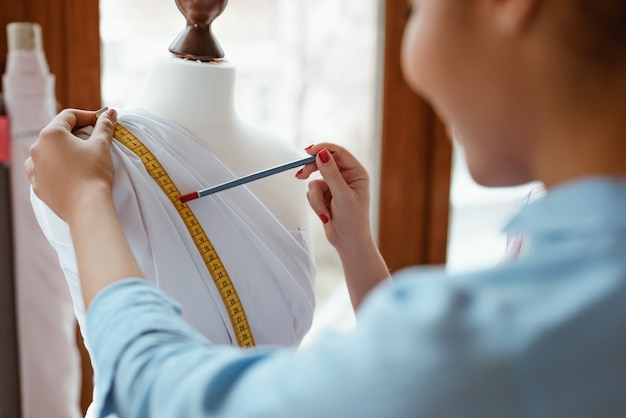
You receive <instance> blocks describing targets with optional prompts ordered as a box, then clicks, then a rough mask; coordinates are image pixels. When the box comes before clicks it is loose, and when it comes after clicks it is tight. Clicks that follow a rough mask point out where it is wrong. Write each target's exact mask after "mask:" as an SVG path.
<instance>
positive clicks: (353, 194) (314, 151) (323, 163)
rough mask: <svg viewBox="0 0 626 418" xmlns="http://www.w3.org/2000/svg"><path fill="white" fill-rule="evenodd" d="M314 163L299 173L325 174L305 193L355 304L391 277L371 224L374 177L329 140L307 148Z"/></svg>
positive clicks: (350, 155) (303, 175)
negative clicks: (371, 178)
mask: <svg viewBox="0 0 626 418" xmlns="http://www.w3.org/2000/svg"><path fill="white" fill-rule="evenodd" d="M306 152H307V153H309V154H311V155H316V156H317V158H316V161H315V164H308V165H306V166H305V167H304V168H303V169H302V170H301V171H299V172H298V173H297V174H296V177H297V178H299V179H306V178H309V176H310V175H311V174H312V173H314V172H315V171H319V172H320V174H321V175H322V179H316V180H312V181H310V182H309V192H308V194H307V197H308V199H309V204H310V205H311V208H312V209H313V210H314V211H315V213H317V215H318V216H319V218H320V219H321V221H322V223H323V224H324V232H325V233H326V238H327V239H328V242H330V244H331V245H333V246H334V247H335V249H336V250H337V253H338V254H339V257H340V258H341V261H342V265H343V268H344V273H345V275H346V281H347V284H348V289H349V290H350V296H351V299H352V304H353V306H354V307H355V308H357V307H358V306H359V305H360V303H361V301H362V299H363V298H364V297H365V295H366V294H367V293H368V292H369V290H371V289H372V288H373V287H374V286H375V285H376V284H378V283H379V282H380V281H382V280H383V279H385V278H386V277H388V276H389V271H388V269H387V266H386V265H385V262H384V260H383V259H382V256H381V255H380V252H379V251H378V248H377V246H376V243H375V241H374V238H373V236H372V231H371V226H370V214H369V210H370V180H369V175H368V174H367V170H365V168H364V167H363V166H362V165H361V163H359V161H358V160H357V159H356V158H355V157H354V156H353V155H352V154H350V153H349V152H348V151H347V150H345V149H344V148H342V147H340V146H338V145H335V144H330V143H322V144H317V145H313V146H311V147H309V148H307V149H306Z"/></svg>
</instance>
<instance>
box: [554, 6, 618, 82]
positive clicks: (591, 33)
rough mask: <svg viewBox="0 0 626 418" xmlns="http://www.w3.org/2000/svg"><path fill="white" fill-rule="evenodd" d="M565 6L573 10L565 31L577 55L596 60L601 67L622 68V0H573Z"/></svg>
mask: <svg viewBox="0 0 626 418" xmlns="http://www.w3.org/2000/svg"><path fill="white" fill-rule="evenodd" d="M566 3H570V2H566ZM566 7H572V9H573V11H574V12H575V16H573V19H572V25H573V27H572V28H570V29H571V30H570V32H569V33H571V34H572V37H573V41H574V44H575V47H577V49H579V50H580V53H581V56H582V57H584V58H585V59H587V60H594V61H596V62H595V63H596V64H599V65H600V66H601V67H603V68H604V69H611V67H613V68H614V69H623V67H624V64H625V63H626V0H574V1H572V2H571V3H570V4H568V5H567V6H566ZM622 71H623V70H622Z"/></svg>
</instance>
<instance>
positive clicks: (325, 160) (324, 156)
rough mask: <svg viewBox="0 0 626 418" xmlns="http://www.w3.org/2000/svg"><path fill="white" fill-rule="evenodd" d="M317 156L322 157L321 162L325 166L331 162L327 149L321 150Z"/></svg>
mask: <svg viewBox="0 0 626 418" xmlns="http://www.w3.org/2000/svg"><path fill="white" fill-rule="evenodd" d="M317 155H319V156H320V161H321V162H322V163H324V164H328V162H329V161H330V154H328V150H327V149H323V150H321V151H320V152H319V153H318V154H317Z"/></svg>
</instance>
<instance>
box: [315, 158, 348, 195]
mask: <svg viewBox="0 0 626 418" xmlns="http://www.w3.org/2000/svg"><path fill="white" fill-rule="evenodd" d="M316 164H317V169H318V170H319V172H320V174H321V175H322V177H324V180H325V181H326V184H327V185H328V188H329V189H330V192H331V194H332V195H333V196H334V197H335V198H336V197H340V196H343V195H345V194H347V193H349V191H350V190H351V189H350V186H349V185H348V183H346V180H345V179H344V178H343V176H342V175H341V170H340V169H339V166H338V165H337V162H336V161H335V159H334V158H333V155H332V153H331V152H329V151H328V150H327V149H326V148H324V149H322V150H321V151H320V152H318V153H317V159H316Z"/></svg>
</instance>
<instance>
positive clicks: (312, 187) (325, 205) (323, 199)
mask: <svg viewBox="0 0 626 418" xmlns="http://www.w3.org/2000/svg"><path fill="white" fill-rule="evenodd" d="M307 199H308V200H309V205H310V206H311V209H313V211H314V212H315V213H316V214H317V216H319V218H320V219H321V220H322V222H323V223H327V222H328V221H329V220H330V219H331V218H332V216H331V213H330V190H329V188H328V185H327V184H326V182H325V181H324V180H313V181H311V182H309V191H308V193H307Z"/></svg>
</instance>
